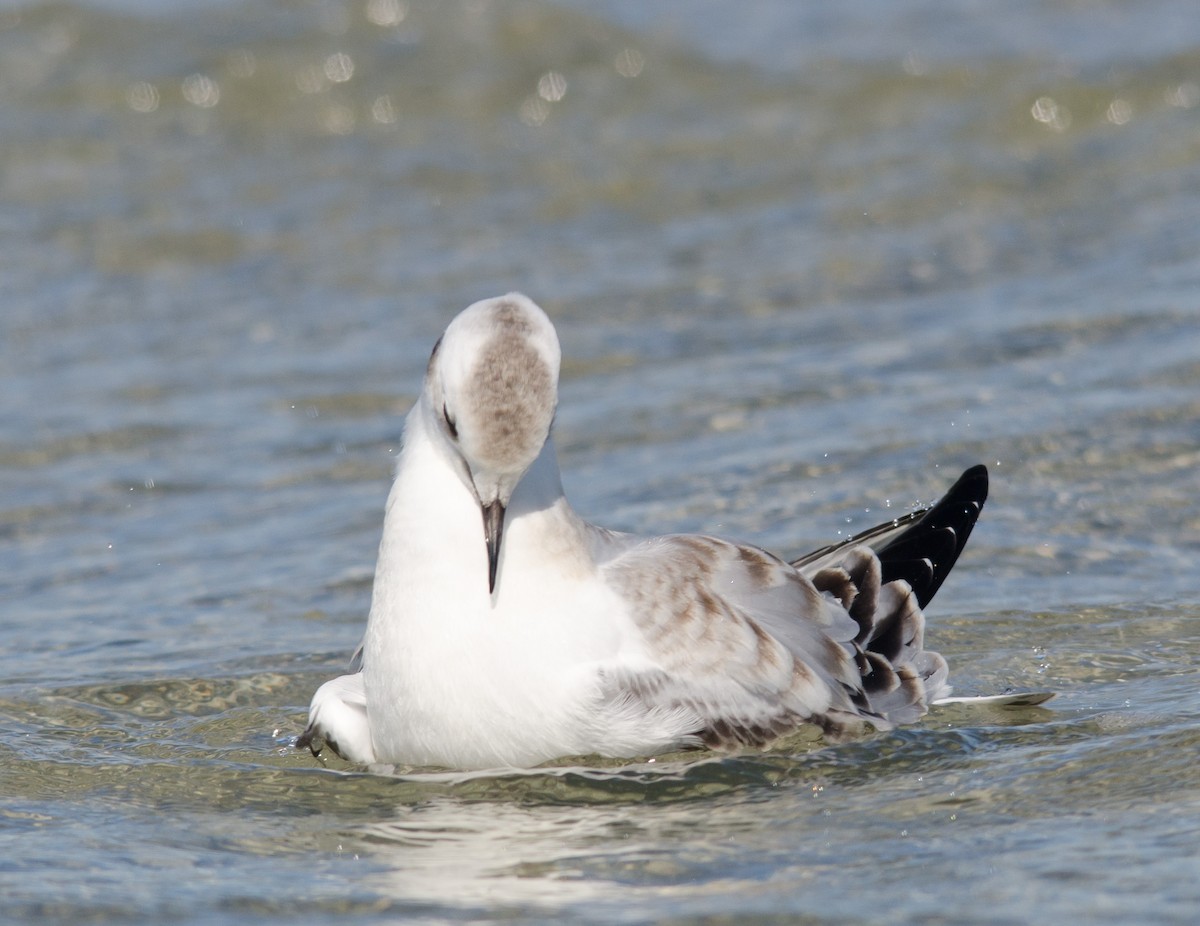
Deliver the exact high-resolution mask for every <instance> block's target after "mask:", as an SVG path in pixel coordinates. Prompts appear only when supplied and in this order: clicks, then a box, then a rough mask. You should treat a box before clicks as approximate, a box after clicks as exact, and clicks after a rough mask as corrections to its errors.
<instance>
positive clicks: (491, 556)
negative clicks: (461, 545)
mask: <svg viewBox="0 0 1200 926" xmlns="http://www.w3.org/2000/svg"><path fill="white" fill-rule="evenodd" d="M504 510H505V509H504V505H502V504H501V503H500V502H499V501H494V502H491V503H490V504H487V505H484V506H483V538H484V540H485V541H486V543H487V556H488V594H489V595H494V594H495V593H496V574H497V572H498V571H499V567H500V542H501V541H502V540H503V539H504Z"/></svg>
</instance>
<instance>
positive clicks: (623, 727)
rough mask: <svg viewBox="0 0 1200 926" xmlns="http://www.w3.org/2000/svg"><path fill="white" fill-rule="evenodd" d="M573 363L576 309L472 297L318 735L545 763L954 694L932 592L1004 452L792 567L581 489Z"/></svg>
mask: <svg viewBox="0 0 1200 926" xmlns="http://www.w3.org/2000/svg"><path fill="white" fill-rule="evenodd" d="M559 360H560V351H559V344H558V337H557V335H556V334H555V331H554V326H553V325H552V324H551V322H550V320H549V319H548V318H547V317H546V315H545V313H544V312H543V311H542V310H541V309H540V308H538V307H537V306H536V305H535V304H534V303H533V302H532V301H531V300H529V299H528V298H526V297H525V296H522V295H519V294H515V293H514V294H510V295H507V296H503V297H500V298H496V299H488V300H485V301H483V302H478V303H475V304H474V305H472V306H470V307H469V308H467V309H466V310H464V311H463V312H462V313H460V314H459V315H458V316H457V317H456V318H455V319H454V320H453V321H452V322H451V323H450V325H449V327H448V328H447V329H446V332H445V334H444V335H443V336H442V338H441V339H440V340H439V341H438V343H437V344H436V345H435V346H434V348H433V353H432V356H431V357H430V359H429V366H428V369H427V371H426V374H425V380H424V384H423V387H422V390H421V397H420V399H419V400H418V401H417V403H416V405H415V406H414V407H413V409H412V411H411V412H410V413H409V415H408V419H407V422H406V425H405V434H404V446H403V450H402V451H401V454H400V458H399V463H398V466H397V471H396V479H395V483H394V485H393V487H392V490H391V494H390V496H389V497H388V501H387V511H386V515H385V518H384V525H383V538H382V541H381V543H380V547H379V559H378V564H377V566H376V571H375V585H374V591H373V597H372V601H371V611H370V615H369V617H368V620H367V630H366V635H365V637H364V639H363V642H362V646H361V647H360V648H359V652H358V653H356V654H355V658H354V660H353V661H352V665H351V674H349V675H343V676H341V677H339V678H335V679H333V680H332V681H330V682H327V683H325V684H324V685H322V686H321V687H320V688H319V689H318V690H317V692H316V694H315V695H314V696H313V700H312V705H311V707H310V710H309V723H308V728H307V729H306V730H305V732H304V733H303V735H302V736H301V737H300V738H299V739H298V740H297V745H299V746H307V747H308V748H310V749H311V750H312V751H313V752H314V754H315V753H318V752H319V751H320V749H321V748H322V747H323V746H326V745H327V746H328V747H329V748H331V749H333V750H334V751H335V752H337V753H338V754H339V755H341V756H342V757H343V758H345V759H348V760H350V761H352V762H357V763H363V764H368V765H372V764H375V765H382V764H390V765H405V766H438V767H446V768H453V769H482V768H506V767H529V766H533V765H538V764H540V763H544V762H547V761H550V760H553V759H557V758H562V757H567V756H582V755H599V756H607V757H625V758H636V757H644V756H649V755H653V754H656V753H662V752H668V751H675V750H679V749H688V748H711V749H726V750H728V749H740V748H755V747H762V746H766V745H769V744H770V743H772V742H773V741H775V740H777V739H779V738H781V737H783V736H786V735H788V734H790V733H793V732H794V731H796V730H797V729H798V728H800V727H801V726H803V725H805V724H809V725H814V726H815V727H816V728H819V729H820V730H821V731H823V732H824V733H825V734H826V735H827V736H828V737H830V738H833V739H838V738H843V737H846V736H849V735H854V734H856V733H858V732H860V731H862V730H863V729H864V727H867V726H869V727H873V728H875V729H877V730H886V729H890V728H891V727H893V726H895V725H896V724H903V723H910V722H912V721H915V720H917V719H918V718H919V717H920V716H921V715H923V714H924V713H925V712H926V711H927V709H928V705H929V704H931V703H933V702H937V701H938V700H939V699H944V700H950V699H948V698H947V696H948V693H949V686H948V684H947V667H946V662H945V660H944V659H942V657H941V656H940V655H938V654H937V653H935V652H932V651H930V650H927V649H925V646H924V630H925V619H924V616H923V614H922V611H921V609H922V608H923V607H924V606H925V604H926V603H927V602H928V601H929V599H930V598H932V597H933V594H934V593H935V592H936V591H937V589H938V588H939V587H940V585H941V583H942V581H943V580H944V579H945V577H946V575H947V573H948V572H949V571H950V568H951V567H952V566H953V565H954V562H955V560H956V559H957V557H958V554H959V553H960V552H961V551H962V548H963V545H964V544H965V543H966V541H967V537H968V536H969V535H970V533H971V529H972V528H973V527H974V525H975V521H976V519H977V518H978V516H979V513H980V511H981V509H982V507H983V503H984V500H985V499H986V497H987V471H986V469H985V468H984V467H983V466H976V467H973V468H971V469H969V470H967V471H966V472H965V473H964V474H963V475H962V477H961V478H960V479H959V480H958V482H956V483H955V484H954V486H953V487H952V488H951V489H950V490H949V492H948V493H947V494H946V496H945V497H944V498H943V499H942V500H941V501H940V502H938V503H937V504H936V505H934V506H933V507H932V508H930V509H928V510H926V511H921V512H914V513H913V514H910V515H907V516H905V517H902V518H900V519H898V520H896V521H890V522H888V523H886V524H884V525H880V526H879V527H878V528H875V529H873V530H871V531H867V532H865V533H864V534H860V535H859V536H858V537H855V538H853V539H851V540H849V541H845V542H843V543H839V544H835V545H833V546H830V547H826V548H824V549H821V550H818V551H815V552H814V553H811V554H809V555H807V556H805V557H802V558H800V559H797V560H793V561H790V562H789V561H787V560H784V559H781V558H779V557H776V556H774V555H772V554H770V553H767V552H765V551H763V550H761V549H758V548H757V547H754V546H750V545H747V544H742V543H734V542H730V541H727V540H720V539H717V538H714V537H707V536H700V535H691V534H672V535H665V536H658V537H640V536H634V535H630V534H623V533H616V532H613V531H609V530H605V529H603V528H600V527H596V526H594V525H592V524H589V523H588V522H587V521H585V520H583V519H582V518H581V517H579V515H577V514H576V513H575V512H574V510H572V508H571V506H570V504H568V502H567V500H566V498H565V497H564V496H563V490H562V483H561V480H560V477H559V470H558V462H557V460H556V458H555V453H554V441H553V438H552V436H551V425H552V424H553V421H554V414H555V409H556V406H557V401H558V373H559ZM1045 697H1048V696H1044V695H1019V696H998V697H995V698H990V699H980V700H987V701H990V702H993V703H994V702H1001V703H1037V701H1038V700H1039V699H1040V700H1044V699H1045ZM958 700H965V699H958Z"/></svg>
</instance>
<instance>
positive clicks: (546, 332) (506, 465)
mask: <svg viewBox="0 0 1200 926" xmlns="http://www.w3.org/2000/svg"><path fill="white" fill-rule="evenodd" d="M560 359H561V351H560V349H559V346H558V336H557V335H556V334H555V332H554V325H552V324H551V322H550V319H549V318H547V317H546V313H545V312H543V311H542V310H541V309H540V308H538V306H537V305H536V304H534V302H533V300H531V299H529V298H527V297H526V296H522V295H521V294H519V293H510V294H509V295H507V296H500V297H497V298H495V299H485V300H483V301H482V302H476V303H475V304H474V305H472V306H469V307H468V308H466V309H464V310H463V311H462V312H460V313H459V314H458V315H457V316H456V317H455V319H454V320H453V321H452V322H450V325H449V327H447V328H446V332H445V334H443V335H442V337H441V339H440V340H439V341H438V343H437V344H436V345H435V346H434V348H433V354H432V356H430V358H429V369H428V371H427V373H426V376H425V387H424V391H423V393H422V402H423V403H424V405H425V414H426V416H427V418H431V419H432V422H431V424H432V428H431V430H432V431H433V433H434V434H437V435H440V437H441V442H442V444H443V446H444V447H445V448H446V450H447V451H449V456H450V459H451V461H452V463H453V465H454V466H455V468H456V469H457V471H458V473H459V476H460V477H461V478H462V479H463V481H464V482H465V483H466V485H467V487H468V488H469V489H470V490H471V491H472V492H474V494H475V498H476V500H477V501H478V502H479V508H480V511H481V513H482V516H483V533H484V542H485V543H486V545H487V554H488V590H489V591H490V592H494V591H495V589H496V569H497V564H498V563H499V560H500V545H501V542H502V541H503V537H504V513H505V510H506V509H507V507H508V503H509V500H510V499H511V498H512V494H513V490H514V489H516V487H517V483H519V482H520V481H521V477H522V476H523V475H524V474H525V471H526V470H528V469H529V467H530V466H531V465H532V464H533V461H534V460H536V459H537V457H538V454H540V453H541V452H542V447H543V446H544V445H545V443H546V439H547V438H548V437H549V436H550V426H551V424H552V423H553V422H554V411H555V408H556V407H557V405H558V369H559V363H560Z"/></svg>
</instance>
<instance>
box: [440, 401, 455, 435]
mask: <svg viewBox="0 0 1200 926" xmlns="http://www.w3.org/2000/svg"><path fill="white" fill-rule="evenodd" d="M442 419H443V420H444V421H445V422H446V430H447V431H449V432H450V436H451V437H452V438H454V439H455V440H458V428H457V427H455V424H454V419H453V418H451V417H450V412H448V411H446V406H445V404H443V405H442Z"/></svg>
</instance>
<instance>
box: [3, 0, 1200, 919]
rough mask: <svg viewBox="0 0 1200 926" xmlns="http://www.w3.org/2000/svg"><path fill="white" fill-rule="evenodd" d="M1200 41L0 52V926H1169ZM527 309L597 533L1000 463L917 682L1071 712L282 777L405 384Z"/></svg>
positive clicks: (1199, 618) (760, 522) (1179, 756)
mask: <svg viewBox="0 0 1200 926" xmlns="http://www.w3.org/2000/svg"><path fill="white" fill-rule="evenodd" d="M747 7H748V9H747ZM1198 22H1200V21H1198V20H1197V18H1196V16H1195V11H1194V9H1193V5H1192V4H1191V3H1186V2H1182V0H1176V2H1172V0H1152V2H1147V3H1119V2H1110V3H1040V2H1039V3H1034V2H1023V0H1022V2H1015V3H1006V4H983V3H968V4H957V5H952V4H944V3H936V2H916V3H907V4H890V3H886V2H882V0H855V2H851V3H847V4H839V5H817V4H792V3H788V2H784V0H778V2H771V3H758V4H753V5H748V4H723V3H716V2H711V0H709V2H698V3H688V4H682V3H680V4H669V5H668V4H653V5H651V4H640V3H634V2H626V0H611V2H601V3H583V2H561V3H553V2H519V3H499V2H486V0H474V2H452V0H443V2H441V3H437V4H433V3H423V2H416V0H414V2H405V0H369V2H358V0H355V2H346V3H343V2H338V0H326V2H322V0H313V2H273V0H272V2H255V3H251V2H248V0H245V2H242V0H230V2H204V3H200V4H183V3H178V4H155V3H149V2H137V0H103V2H101V0H95V2H53V3H49V2H48V3H25V4H4V5H3V7H0V137H2V138H3V140H4V143H3V159H2V161H0V194H2V196H0V281H2V282H0V297H2V303H0V608H2V612H0V628H2V630H3V635H4V642H3V646H2V647H0V896H3V898H4V912H5V916H6V917H9V918H15V919H17V920H36V919H46V920H62V921H70V922H81V921H101V922H103V921H112V922H138V921H144V922H163V921H182V922H196V923H226V922H228V923H233V922H255V921H260V922H267V921H276V920H278V921H283V920H285V919H286V920H288V921H289V922H294V921H306V920H316V919H318V918H335V917H336V918H337V919H339V920H348V921H349V920H353V921H355V922H358V921H381V922H382V921H393V920H400V919H411V920H414V921H417V922H430V923H434V922H447V921H449V922H466V921H471V922H480V921H493V920H515V921H545V922H552V921H554V922H557V921H562V920H564V919H570V920H573V921H580V922H597V923H600V922H604V923H612V922H639V921H650V920H653V921H657V922H685V921H701V920H705V921H711V922H727V921H733V920H735V919H736V921H738V922H743V923H755V922H785V921H786V922H795V921H805V922H820V923H842V922H855V921H864V922H865V921H870V922H890V923H908V922H913V923H915V922H930V921H938V922H953V923H965V922H980V923H983V922H987V923H1024V922H1032V921H1038V922H1065V921H1080V922H1083V921H1086V922H1090V923H1104V922H1109V923H1132V922H1138V923H1145V922H1180V923H1184V922H1187V923H1190V922H1193V920H1194V917H1195V911H1196V910H1197V909H1200V885H1198V883H1197V880H1196V877H1195V873H1196V846H1197V845H1198V844H1200V779H1198V778H1197V776H1196V771H1195V767H1196V760H1197V757H1198V756H1200V693H1198V687H1200V686H1198V684H1197V682H1198V680H1200V672H1198V671H1197V654H1198V653H1200V594H1198V586H1200V580H1198V579H1197V559H1198V556H1200V508H1198V503H1197V501H1196V500H1197V498H1198V497H1200V256H1198V255H1200V223H1198V222H1197V216H1200V25H1198V24H1197V23H1198ZM510 289H521V290H523V291H526V292H528V293H529V294H530V295H531V296H533V297H534V298H535V299H537V300H538V301H539V302H541V303H542V304H543V305H544V306H545V307H546V308H547V310H548V311H549V312H550V314H551V315H552V317H553V318H554V319H555V321H556V323H557V324H558V327H559V331H560V335H561V338H562V341H563V346H564V351H565V354H566V358H567V359H566V363H565V367H564V382H563V387H562V399H561V406H560V411H559V415H558V425H557V427H558V435H559V447H560V456H561V457H562V461H563V464H564V469H565V471H566V472H565V481H566V485H567V491H568V493H569V494H570V495H571V496H572V498H573V499H574V501H575V503H576V507H577V508H578V509H579V510H580V511H581V512H583V513H584V514H585V515H587V516H589V517H592V518H593V519H596V520H599V521H601V522H603V523H605V524H606V525H608V526H611V527H617V528H622V529H627V530H635V531H655V530H705V531H710V532H716V533H722V534H726V535H731V536H735V537H739V538H744V539H748V540H751V541H754V542H756V543H759V544H761V545H764V546H768V547H770V548H772V549H776V550H778V551H779V552H781V553H793V554H798V553H802V552H805V551H807V550H808V549H811V548H813V547H815V546H819V545H822V544H824V543H827V542H829V541H831V540H834V539H837V538H838V537H839V536H842V535H844V534H845V533H846V532H847V531H853V530H856V529H859V528H864V527H866V526H869V525H870V524H873V523H875V522H877V521H880V520H884V519H886V518H888V517H891V516H893V515H895V514H897V513H901V512H903V511H907V510H909V509H910V508H912V507H913V506H915V505H917V504H918V503H921V502H928V501H929V500H931V499H932V498H934V497H935V496H936V495H937V494H938V493H939V492H940V491H941V490H942V489H943V488H944V487H945V486H946V485H948V483H949V482H950V481H951V480H952V478H953V477H954V476H955V475H956V474H957V472H958V470H959V469H960V468H961V467H964V466H966V465H969V464H972V463H974V462H977V461H983V462H986V463H988V464H989V466H990V468H991V470H992V477H993V483H992V496H991V499H990V500H989V502H988V506H987V509H986V510H985V512H984V517H983V520H982V521H981V523H980V526H979V528H978V529H977V530H976V532H975V533H974V535H973V536H972V540H971V544H970V547H969V548H968V551H967V554H966V555H965V556H964V558H963V559H962V560H961V561H960V564H959V566H958V567H957V569H956V571H955V574H954V576H953V578H952V579H951V580H950V581H949V582H948V584H947V586H946V587H945V588H944V589H943V590H942V592H941V593H940V594H939V596H938V599H937V601H935V602H934V604H933V605H932V607H931V608H930V609H929V622H930V629H929V633H928V640H929V642H930V643H931V644H933V645H934V646H935V647H936V648H937V649H939V650H940V651H941V652H942V653H943V654H945V655H946V656H947V657H948V658H949V659H950V662H951V666H952V670H953V673H954V678H955V681H956V684H957V686H958V690H959V691H960V692H962V693H969V692H992V691H998V690H1002V689H1004V688H1006V687H1009V686H1015V687H1033V688H1050V689H1053V690H1055V691H1057V692H1059V696H1058V698H1057V699H1056V700H1054V701H1052V702H1050V703H1049V704H1047V705H1046V706H1044V707H1042V708H1029V709H1023V710H1014V711H1004V712H1002V711H995V710H992V711H974V712H970V711H965V710H964V709H962V708H954V709H951V708H943V709H941V710H937V711H935V712H934V713H933V714H932V715H930V716H929V717H928V718H927V719H926V720H925V721H924V722H923V723H921V724H919V725H917V726H915V727H911V728H907V729H904V730H901V731H898V732H896V733H892V734H888V735H875V736H871V737H868V738H865V739H863V740H860V741H857V742H852V743H848V744H842V745H838V746H829V747H825V748H818V747H817V745H816V744H813V743H797V744H794V745H793V747H792V748H789V749H784V750H777V751H776V752H773V753H771V754H767V755H745V756H737V757H725V758H711V757H709V758H704V757H697V756H695V755H692V756H669V757H662V758H660V759H659V760H658V761H656V762H644V763H640V764H635V765H629V766H621V765H613V764H607V765H605V764H595V763H594V762H592V761H590V760H586V759H584V760H579V762H578V764H575V765H570V766H564V767H561V768H555V769H544V770H538V771H535V772H531V773H528V774H520V775H517V774H510V775H494V776H487V775H477V776H454V775H444V774H437V773H428V772H415V773H413V774H411V775H407V776H399V777H395V778H385V777H381V776H371V775H366V774H362V773H360V772H358V771H356V770H354V769H352V768H350V767H349V766H345V765H342V764H338V763H336V762H333V763H331V764H330V765H329V766H322V765H321V764H320V763H318V762H316V761H315V760H313V759H312V758H311V757H309V756H308V755H307V754H299V753H296V752H294V751H292V750H290V749H289V748H287V742H288V739H289V738H290V737H292V736H294V735H295V734H296V733H298V732H299V730H300V729H301V726H302V724H303V717H304V711H305V708H306V705H307V702H308V699H309V697H310V695H311V693H312V691H313V689H314V688H315V687H316V685H317V684H318V683H319V682H320V681H322V680H323V679H325V678H326V677H328V676H330V675H331V674H334V673H335V672H337V671H338V670H339V669H340V668H341V667H342V666H343V665H344V663H345V661H346V658H347V656H348V654H349V652H350V651H351V650H352V649H353V648H354V646H355V645H356V643H357V641H358V636H359V634H360V633H361V630H362V627H363V624H364V620H365V614H366V608H367V603H368V599H369V595H370V586H371V573H372V569H373V566H374V554H375V545H376V543H377V542H378V534H379V528H380V524H381V520H382V506H383V500H384V497H385V494H386V491H387V487H388V478H389V473H390V469H391V466H392V463H393V460H394V454H395V452H396V450H397V446H398V439H399V434H400V425H401V416H402V414H403V412H404V410H405V409H406V407H407V405H408V403H409V402H411V400H412V398H413V395H414V391H415V390H416V389H417V387H418V384H419V381H420V376H421V372H422V370H423V366H424V363H425V360H426V357H427V355H428V351H429V348H430V346H431V345H432V343H433V340H434V339H435V338H436V336H437V334H438V333H439V332H440V330H441V328H442V327H443V326H444V324H445V322H446V321H447V320H448V319H449V317H451V316H452V315H453V313H454V312H456V311H457V310H458V309H460V308H462V307H463V306H465V305H466V304H467V303H469V302H471V301H474V300H475V299H477V298H481V297H484V296H489V295H494V294H497V293H500V292H504V291H507V290H510Z"/></svg>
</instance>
